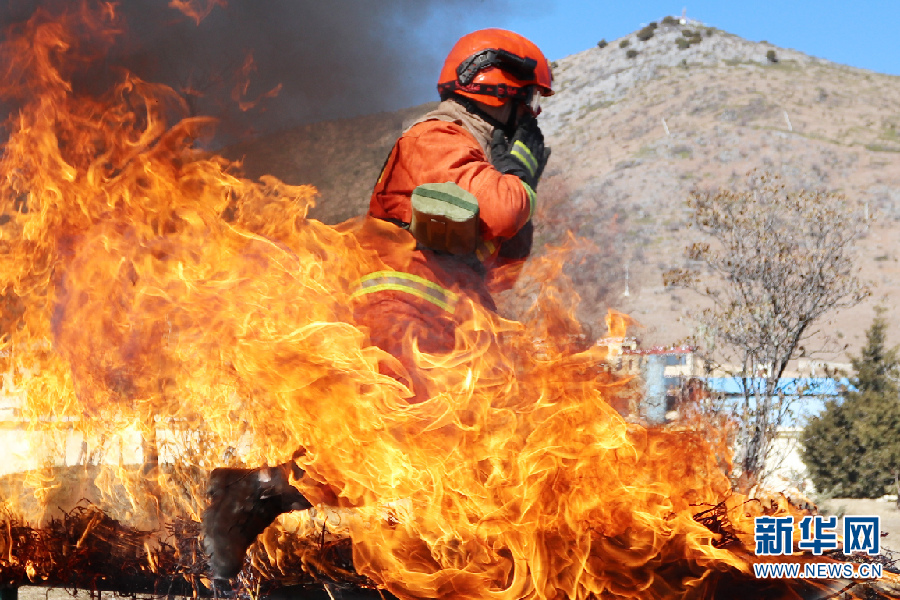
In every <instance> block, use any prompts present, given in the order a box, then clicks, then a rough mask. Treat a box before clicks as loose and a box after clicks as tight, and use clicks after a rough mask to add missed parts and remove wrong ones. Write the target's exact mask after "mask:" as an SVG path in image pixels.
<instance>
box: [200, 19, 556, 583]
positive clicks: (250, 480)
mask: <svg viewBox="0 0 900 600" xmlns="http://www.w3.org/2000/svg"><path fill="white" fill-rule="evenodd" d="M438 92H439V94H440V98H441V103H440V104H439V105H438V107H437V108H436V109H435V110H433V111H431V112H429V113H428V114H426V115H425V116H424V117H422V118H421V119H420V120H418V121H417V122H416V123H414V124H413V125H412V126H411V127H409V128H408V129H407V130H406V131H405V132H404V133H403V134H402V136H401V137H400V138H399V140H398V141H397V143H396V144H395V145H394V147H393V149H392V150H391V152H390V155H389V156H388V158H387V160H386V162H385V165H384V167H383V169H382V172H381V174H380V176H379V178H378V181H377V182H376V184H375V189H374V191H373V193H372V196H371V199H370V204H369V211H368V215H367V217H366V218H365V219H363V220H361V221H359V222H357V223H356V224H355V225H354V227H355V228H356V231H355V233H356V234H357V238H358V239H359V240H360V241H361V243H362V244H363V245H365V246H368V247H370V248H371V249H372V250H373V251H374V252H375V253H377V255H378V256H379V258H380V259H381V261H382V262H383V263H384V265H385V266H386V267H387V268H385V269H384V270H380V271H376V272H373V273H369V274H367V275H366V276H364V277H362V278H361V279H360V280H359V281H358V282H356V284H355V286H354V289H353V291H352V295H351V297H352V300H353V302H354V317H355V319H356V321H357V324H358V325H360V326H362V327H363V328H365V329H367V330H368V333H369V339H370V342H371V343H372V344H373V345H375V346H378V347H379V348H381V349H382V350H384V351H385V352H386V353H387V354H388V355H390V356H392V357H394V358H396V360H395V361H390V362H386V363H385V364H383V365H382V366H381V368H382V371H383V372H385V373H387V374H389V375H391V376H392V377H395V378H396V379H397V380H399V381H401V382H402V383H404V384H405V385H407V387H408V388H409V389H410V392H411V398H410V400H411V401H414V402H416V401H422V400H425V399H426V398H427V397H428V393H429V390H428V382H427V378H426V377H425V376H424V375H423V374H422V373H420V372H419V371H418V369H417V368H416V364H415V360H414V358H413V354H414V352H413V348H414V347H416V348H418V349H419V350H420V351H423V352H430V353H437V352H448V351H451V350H452V349H453V347H454V342H455V327H456V325H457V324H458V323H459V322H460V320H461V319H464V318H465V317H466V314H465V311H466V310H467V309H468V308H467V307H470V306H471V303H467V302H465V301H463V300H464V299H470V300H472V301H473V302H474V303H477V304H479V305H481V306H484V307H486V308H487V309H494V308H495V306H494V301H493V300H492V298H491V294H490V285H489V282H490V281H491V275H492V273H493V274H495V273H496V272H497V271H503V270H504V269H508V268H510V266H514V265H515V264H517V263H520V262H521V261H523V260H524V259H525V258H526V257H527V256H528V254H529V253H530V251H531V243H532V235H533V225H532V221H531V219H532V216H533V215H534V210H535V201H536V198H535V188H536V187H537V183H538V180H539V179H540V177H541V173H542V172H543V170H544V165H545V164H546V162H547V159H548V157H549V154H550V152H549V148H546V147H545V146H544V139H543V135H542V134H541V131H540V128H539V127H538V125H537V116H538V114H539V113H540V100H541V98H542V97H544V96H549V95H551V94H552V93H553V89H552V77H551V73H550V65H549V63H548V62H547V59H546V58H545V57H544V55H543V54H542V53H541V51H540V50H539V49H538V47H537V46H535V45H534V44H533V43H532V42H530V41H529V40H527V39H526V38H524V37H522V36H521V35H518V34H516V33H513V32H510V31H505V30H502V29H484V30H480V31H476V32H474V33H471V34H468V35H466V36H464V37H462V38H461V39H460V40H459V41H458V42H457V43H456V44H455V45H454V47H453V49H452V50H451V51H450V53H449V55H448V56H447V59H446V61H445V62H444V65H443V68H442V69H441V74H440V78H439V81H438ZM296 458H298V456H296V455H295V457H294V459H292V460H291V461H288V462H287V463H285V464H284V465H281V466H278V467H263V468H261V469H251V470H247V469H216V470H215V471H214V472H213V473H212V475H211V477H210V486H209V497H210V505H209V507H208V508H207V509H206V510H205V511H204V514H203V540H204V541H203V543H204V548H205V549H206V552H207V554H209V556H210V566H211V568H212V571H213V575H214V576H215V577H218V578H228V577H233V576H234V575H236V574H237V573H238V572H239V571H240V569H241V566H242V565H243V560H244V556H245V554H246V551H247V548H248V547H249V546H250V544H251V543H252V542H253V540H254V539H255V538H256V536H257V535H259V534H260V533H261V532H262V531H263V530H264V529H265V528H266V527H267V526H268V525H269V524H271V522H272V521H273V520H274V519H275V518H276V517H277V516H278V514H280V513H282V512H286V511H290V510H302V509H305V508H309V507H310V506H311V502H310V501H309V499H307V498H305V497H304V496H303V495H301V494H300V493H299V492H298V491H297V490H296V488H294V487H293V486H292V485H290V484H289V478H290V477H289V476H290V475H291V472H293V476H294V478H296V479H299V478H301V477H303V476H304V474H303V472H302V471H301V470H300V469H299V467H297V465H296V463H295V462H294V460H295V459H296ZM321 489H322V494H321V495H320V497H319V498H315V499H314V500H315V501H322V500H323V499H324V500H325V501H326V502H328V501H329V498H328V488H327V486H322V487H321ZM336 500H337V499H336V498H334V497H332V498H331V501H336Z"/></svg>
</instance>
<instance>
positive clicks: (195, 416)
mask: <svg viewBox="0 0 900 600" xmlns="http://www.w3.org/2000/svg"><path fill="white" fill-rule="evenodd" d="M173 4H178V5H185V6H188V5H190V6H193V5H194V4H195V3H184V2H173ZM212 4H215V2H212V3H210V4H209V6H212ZM121 30H122V24H121V23H120V22H119V20H118V18H117V15H116V13H115V10H114V5H112V4H103V5H101V6H100V7H99V8H96V7H93V8H92V5H89V4H84V5H82V6H81V8H80V10H78V11H75V12H70V13H67V14H64V15H62V16H58V17H52V16H51V15H49V14H47V13H44V12H38V13H37V14H36V15H35V16H34V17H33V18H32V19H31V20H30V21H29V22H28V23H27V24H26V25H24V26H22V27H21V28H20V29H19V30H16V31H14V32H11V33H10V35H8V37H7V39H8V41H7V42H5V43H4V45H3V47H2V56H3V64H5V65H7V68H6V71H5V73H4V76H3V80H2V87H0V93H2V94H3V95H4V96H5V97H7V98H14V99H17V100H18V101H19V102H20V109H19V110H18V111H17V112H16V114H14V115H13V116H12V117H11V118H10V120H9V121H8V123H7V125H8V127H9V130H10V134H9V137H8V140H7V141H6V144H5V146H4V149H3V156H2V161H0V173H2V174H3V180H2V182H0V209H2V210H0V214H2V215H3V218H2V221H0V244H2V246H3V250H4V252H3V254H2V259H0V289H2V290H4V293H5V295H4V298H5V300H6V302H7V303H8V304H9V305H11V306H12V305H15V306H18V307H20V308H19V309H18V310H17V312H15V313H14V314H16V315H19V316H18V317H17V318H16V319H15V323H14V324H13V326H11V327H10V328H9V329H8V331H7V332H5V337H3V338H2V346H0V350H2V355H3V357H4V358H3V360H4V363H3V367H4V369H5V370H7V371H9V372H10V373H11V376H12V379H13V381H14V385H15V386H16V387H17V389H19V390H21V395H22V397H23V401H22V402H23V403H22V407H21V411H22V415H23V420H24V421H25V422H27V424H28V426H29V428H30V430H31V431H32V432H33V433H35V434H40V435H35V436H32V438H33V439H35V440H40V443H41V444H42V445H41V446H40V447H39V446H37V445H36V444H37V443H38V442H35V446H34V447H32V448H31V450H30V456H32V457H36V456H47V457H49V458H48V460H47V461H46V464H40V465H38V466H39V467H40V468H35V469H34V470H32V471H30V472H29V473H28V474H27V476H26V477H25V479H27V481H25V483H24V485H26V486H27V487H28V489H32V490H34V492H33V494H34V495H35V497H36V498H37V501H36V503H35V506H31V507H29V506H27V505H25V504H24V503H22V504H19V505H18V506H13V507H12V508H13V509H15V510H17V511H19V512H21V513H23V514H30V515H31V517H32V518H40V516H41V515H42V514H44V512H45V510H46V509H47V507H48V506H52V504H51V498H52V497H53V495H54V493H55V492H56V490H57V489H58V488H59V487H60V486H61V485H62V483H61V480H60V476H59V469H58V466H59V463H60V462H62V461H64V460H65V456H66V454H65V445H66V444H68V443H70V440H71V439H72V438H73V437H74V438H77V439H80V440H83V446H82V449H83V454H84V455H85V456H84V459H83V462H84V463H85V464H88V463H89V464H91V465H92V466H93V467H95V468H96V473H97V474H96V477H95V481H94V483H95V484H96V485H97V487H98V488H99V489H100V490H101V493H102V494H103V501H104V502H105V505H104V506H105V507H106V509H107V510H109V511H115V512H116V514H117V516H120V517H121V518H125V519H128V520H130V521H132V522H138V521H142V520H143V521H148V520H149V521H153V520H159V519H162V518H163V517H162V516H161V515H172V514H187V515H189V516H191V517H193V518H199V512H200V510H202V505H203V501H204V499H203V487H204V476H203V473H204V472H205V471H206V470H208V469H210V468H212V467H214V466H218V465H225V464H231V465H236V464H240V463H244V464H250V465H257V464H261V463H265V462H268V463H269V464H274V463H280V462H282V461H284V460H286V459H287V458H288V457H290V456H291V455H292V454H293V453H294V451H295V450H296V449H297V448H303V449H305V452H306V453H305V455H304V456H303V457H302V458H301V459H299V462H300V463H301V464H302V466H303V468H304V469H306V470H307V473H308V475H309V479H310V481H311V482H318V483H320V484H327V485H328V486H330V488H331V489H332V490H334V491H335V492H336V493H337V494H338V495H339V498H340V503H341V504H342V505H345V506H353V507H354V508H353V509H352V510H349V511H348V512H347V514H346V520H345V521H343V522H342V524H341V527H342V528H344V529H346V531H347V532H348V534H349V535H350V537H351V538H352V540H353V560H354V565H355V568H356V570H357V571H358V572H359V573H361V574H364V575H366V576H368V577H370V578H371V579H372V580H373V581H375V582H376V583H377V584H378V585H379V586H380V587H383V588H385V589H388V590H390V591H391V592H393V593H394V594H396V595H398V596H400V597H405V598H413V597H454V598H494V599H497V600H499V599H507V598H508V599H514V598H526V597H528V598H562V597H565V598H586V597H588V596H589V595H591V594H594V595H597V596H600V595H604V594H605V595H614V596H621V597H632V598H662V597H669V596H680V595H682V594H684V593H686V592H687V591H688V590H691V589H696V588H697V587H698V586H699V585H700V582H702V581H703V580H704V578H706V577H708V576H709V574H710V573H712V572H716V571H724V570H728V569H738V570H744V571H746V570H747V564H746V561H745V560H744V559H743V558H741V556H739V555H737V554H735V553H732V552H729V551H728V550H725V549H721V548H718V547H717V544H716V541H717V539H718V534H716V533H713V532H712V531H710V529H708V528H707V527H704V526H703V525H701V524H700V523H698V522H697V521H695V520H694V518H693V515H694V513H696V512H698V510H699V509H698V506H715V505H720V504H722V503H729V504H728V506H729V509H728V510H729V514H731V513H734V518H733V519H732V520H733V522H734V523H736V524H739V523H740V522H741V519H744V521H743V522H744V525H746V519H748V518H749V517H748V516H747V514H749V513H746V514H745V512H746V511H745V508H744V507H745V503H744V499H742V498H741V497H740V496H736V495H733V494H731V491H730V486H729V481H728V479H727V477H726V474H725V473H724V471H723V469H722V466H721V465H722V460H723V458H722V457H723V456H724V455H725V454H726V453H725V451H724V449H723V448H721V447H718V446H714V445H713V444H712V443H711V442H710V441H709V439H710V438H709V436H707V435H705V434H704V432H703V431H701V430H698V429H697V427H696V426H695V425H692V426H691V427H687V426H681V425H677V424H676V425H672V426H668V427H665V428H658V429H648V428H646V427H643V426H641V425H639V424H636V423H629V422H628V421H626V419H624V418H623V417H622V416H621V415H620V414H619V413H618V412H616V411H615V410H613V409H612V408H611V404H610V399H613V398H615V397H616V396H617V395H618V394H622V393H625V391H626V388H627V385H626V382H623V381H619V380H617V379H615V378H614V377H613V376H611V375H609V374H608V373H607V372H605V371H604V370H603V369H600V368H598V365H602V364H603V361H604V359H605V357H606V355H605V349H603V348H600V347H593V348H590V349H588V350H586V351H583V352H573V351H571V350H570V349H569V347H568V345H566V344H564V343H545V344H535V340H536V339H544V340H548V336H550V338H551V339H550V340H549V342H553V340H554V339H557V338H558V337H559V336H560V335H561V334H560V332H559V331H558V330H559V329H560V328H564V327H563V325H565V327H569V328H571V323H573V322H574V317H572V316H571V315H570V313H569V312H568V310H564V306H565V305H566V303H567V302H568V300H569V299H568V298H562V297H559V296H554V295H553V293H552V290H551V291H548V292H547V293H545V294H544V295H543V296H542V300H541V302H542V303H543V304H541V306H542V308H543V310H541V311H536V313H535V314H534V315H533V318H531V319H530V320H529V322H527V323H517V322H512V321H508V320H504V319H502V318H500V317H499V316H498V315H496V314H493V313H491V312H489V311H486V310H485V309H483V308H481V307H480V306H477V305H475V304H471V303H470V304H469V305H467V307H466V310H467V311H468V318H467V319H466V320H465V322H464V323H462V324H461V325H460V326H459V328H458V330H457V332H456V346H455V349H454V350H453V351H452V352H450V353H448V354H446V355H444V354H428V353H425V352H422V351H418V350H416V351H415V356H414V358H415V361H416V363H417V364H418V366H419V367H420V368H421V370H422V371H423V372H424V373H426V374H427V375H428V377H429V380H430V388H429V391H430V395H429V398H428V399H427V400H426V401H424V402H421V403H418V404H411V403H410V402H409V401H408V400H409V396H410V393H409V390H407V389H406V388H405V387H404V386H403V385H401V384H400V383H398V382H397V381H396V380H394V379H391V378H389V377H387V376H385V375H383V374H382V373H381V371H380V370H379V363H380V362H383V361H390V360H392V359H391V357H389V356H386V355H385V353H384V352H383V351H381V350H379V349H378V348H375V347H372V346H370V345H369V344H368V343H367V336H366V332H365V331H363V330H361V329H360V328H358V327H356V326H354V324H353V322H352V316H351V311H350V308H349V307H350V296H349V292H350V290H351V288H352V285H353V282H355V281H356V280H357V279H358V278H359V277H360V276H361V275H363V274H365V273H369V272H372V271H375V270H380V269H383V268H385V267H384V266H383V265H381V264H380V263H379V261H378V258H377V256H375V255H374V254H373V253H372V252H371V251H369V250H367V249H366V248H367V247H368V246H367V243H366V242H367V240H366V239H365V238H366V236H367V235H369V233H370V232H369V230H368V229H367V227H366V226H365V225H364V224H363V223H362V222H352V223H348V224H345V225H344V226H342V227H337V228H333V227H328V226H325V225H323V224H321V223H318V222H316V221H313V220H310V219H307V218H306V211H307V209H308V208H309V207H310V206H311V205H312V203H313V200H314V196H315V191H314V189H313V188H311V187H309V186H299V187H295V186H288V185H285V184H284V183H282V182H280V181H278V180H276V179H274V178H263V179H262V180H260V181H259V182H250V181H247V180H245V179H242V178H240V177H239V176H238V175H237V170H236V168H235V167H236V166H235V165H233V164H230V163H228V162H227V161H225V160H224V159H222V158H220V157H218V156H215V155H211V154H207V153H204V152H202V151H199V150H197V149H196V147H195V145H194V142H195V141H196V140H197V139H198V137H200V136H202V135H203V134H204V132H205V131H206V130H207V128H208V127H209V126H210V122H209V121H208V120H207V119H203V118H185V117H184V115H186V114H187V110H186V107H185V106H184V102H183V101H182V100H181V98H179V97H178V95H177V94H175V93H174V92H173V91H172V90H171V89H169V88H166V87H164V86H160V85H155V84H152V83H148V82H145V81H141V80H139V79H137V78H136V77H134V76H131V75H124V76H123V77H122V79H121V80H120V81H119V82H118V83H117V84H116V85H115V86H114V87H112V88H111V89H110V90H108V92H107V93H105V94H104V95H102V96H100V97H95V96H91V95H88V94H87V93H85V92H82V91H80V90H79V89H78V88H77V86H76V85H75V84H73V75H75V74H78V73H79V70H81V69H86V68H88V67H87V66H86V65H88V64H89V61H90V59H91V58H92V52H93V51H94V50H93V49H95V48H96V47H97V46H98V45H101V46H102V45H103V44H111V43H113V42H114V40H115V37H116V35H117V34H118V32H120V31H121ZM76 32H78V33H77V35H76ZM170 123H174V124H171V125H170ZM556 259H557V264H561V260H562V258H561V257H556ZM539 304H540V303H539ZM560 315H563V316H562V317H561V316H560ZM627 323H628V318H627V317H626V316H625V315H622V314H621V313H616V312H613V311H611V312H610V317H609V320H608V326H609V329H610V334H611V335H624V334H625V327H626V325H627ZM566 324H568V325H566ZM54 457H55V458H54ZM60 457H62V458H60ZM135 457H137V458H135ZM153 457H158V458H157V462H158V465H159V467H158V468H149V469H147V468H145V469H141V468H137V466H136V464H139V463H141V462H150V463H152V458H153ZM152 466H153V465H152V464H151V467H152ZM304 481H305V480H304ZM305 485H306V488H304V491H305V492H306V493H308V494H310V495H311V496H313V497H315V495H316V494H317V493H319V492H318V491H317V489H316V485H314V484H313V483H310V482H307V483H306V484H305ZM150 498H154V499H155V504H152V505H150V506H148V499H150ZM7 502H8V503H10V504H11V503H12V502H13V499H12V498H9V499H7ZM386 515H389V516H390V518H387V517H386ZM301 529H302V528H301ZM266 540H268V542H266V541H265V540H264V545H266V546H267V547H271V548H272V549H271V550H270V554H276V553H277V551H276V550H275V549H274V546H275V545H274V544H273V543H272V540H271V539H270V538H268V537H267V538H266ZM676 567H677V568H676Z"/></svg>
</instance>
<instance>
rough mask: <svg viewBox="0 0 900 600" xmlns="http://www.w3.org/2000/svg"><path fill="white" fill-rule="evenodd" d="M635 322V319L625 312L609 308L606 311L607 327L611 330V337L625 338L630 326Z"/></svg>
mask: <svg viewBox="0 0 900 600" xmlns="http://www.w3.org/2000/svg"><path fill="white" fill-rule="evenodd" d="M633 324H634V321H633V320H632V318H631V317H629V316H628V315H626V314H625V313H623V312H619V311H617V310H615V309H612V308H610V309H607V313H606V329H607V331H608V332H609V337H611V338H623V337H625V334H626V332H627V331H628V328H629V327H630V326H631V325H633Z"/></svg>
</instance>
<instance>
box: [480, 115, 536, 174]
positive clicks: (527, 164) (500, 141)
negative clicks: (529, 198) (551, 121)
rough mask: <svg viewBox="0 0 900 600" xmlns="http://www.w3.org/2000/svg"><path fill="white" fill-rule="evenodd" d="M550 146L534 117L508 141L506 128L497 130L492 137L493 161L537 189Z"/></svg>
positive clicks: (502, 171)
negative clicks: (545, 141)
mask: <svg viewBox="0 0 900 600" xmlns="http://www.w3.org/2000/svg"><path fill="white" fill-rule="evenodd" d="M549 158H550V148H546V147H545V146H544V134H543V133H541V129H540V127H538V124H537V120H536V119H534V118H530V119H525V120H524V121H523V122H522V123H521V124H520V125H519V127H518V128H517V129H516V131H515V132H514V133H513V136H512V139H511V140H509V141H507V140H506V136H505V135H504V134H503V131H501V130H499V129H497V130H495V131H494V137H493V138H492V139H491V163H492V164H493V165H494V168H496V169H497V170H498V171H500V172H501V173H504V174H507V173H508V174H511V175H515V176H516V177H518V178H519V179H521V180H522V181H524V182H525V183H526V184H528V186H529V187H530V188H531V189H532V190H534V189H535V188H537V183H538V181H539V180H540V178H541V174H542V173H543V172H544V166H545V165H546V164H547V159H549Z"/></svg>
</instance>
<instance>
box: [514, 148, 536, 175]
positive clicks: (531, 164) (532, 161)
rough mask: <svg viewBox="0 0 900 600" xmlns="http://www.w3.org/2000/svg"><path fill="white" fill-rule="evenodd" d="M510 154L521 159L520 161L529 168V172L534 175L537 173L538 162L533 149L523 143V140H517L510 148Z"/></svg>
mask: <svg viewBox="0 0 900 600" xmlns="http://www.w3.org/2000/svg"><path fill="white" fill-rule="evenodd" d="M510 154H512V155H513V156H515V157H516V158H517V159H519V162H520V163H522V164H523V165H524V166H525V168H526V169H528V174H529V175H531V176H532V177H534V174H535V173H537V168H538V162H537V159H536V158H535V157H534V154H532V153H531V150H529V149H528V146H526V145H525V144H523V143H522V140H516V143H514V144H513V147H512V150H510Z"/></svg>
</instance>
